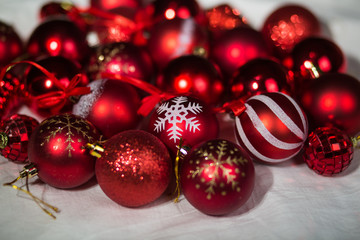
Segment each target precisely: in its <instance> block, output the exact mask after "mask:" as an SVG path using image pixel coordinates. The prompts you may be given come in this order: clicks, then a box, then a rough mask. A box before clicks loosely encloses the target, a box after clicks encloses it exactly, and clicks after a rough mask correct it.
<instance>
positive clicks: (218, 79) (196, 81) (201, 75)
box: [157, 55, 225, 104]
mask: <svg viewBox="0 0 360 240" xmlns="http://www.w3.org/2000/svg"><path fill="white" fill-rule="evenodd" d="M157 86H158V87H160V89H162V90H164V91H166V92H172V93H175V94H178V95H180V94H187V93H191V94H192V95H193V96H194V97H197V98H199V99H201V100H202V101H204V102H205V103H207V104H218V103H219V101H220V98H221V97H222V93H223V92H224V89H225V86H224V82H223V79H222V76H221V74H220V73H219V71H218V70H217V69H216V68H215V66H214V65H213V63H211V62H210V61H209V60H207V59H206V58H203V57H200V56H195V55H187V56H182V57H178V58H176V59H173V60H172V61H170V62H169V64H168V65H167V66H166V67H165V68H164V70H163V74H162V76H161V77H159V78H158V80H157Z"/></svg>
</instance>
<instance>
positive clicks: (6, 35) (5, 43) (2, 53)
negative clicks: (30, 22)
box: [0, 21, 23, 68]
mask: <svg viewBox="0 0 360 240" xmlns="http://www.w3.org/2000/svg"><path fill="white" fill-rule="evenodd" d="M22 52H23V43H22V41H21V39H20V37H19V35H18V34H17V33H16V32H15V30H14V29H13V28H12V27H11V26H9V25H8V24H6V23H4V22H2V21H0V68H2V67H4V66H5V65H6V64H8V63H10V62H11V61H12V60H14V59H15V58H16V57H18V56H19V55H20V54H21V53H22Z"/></svg>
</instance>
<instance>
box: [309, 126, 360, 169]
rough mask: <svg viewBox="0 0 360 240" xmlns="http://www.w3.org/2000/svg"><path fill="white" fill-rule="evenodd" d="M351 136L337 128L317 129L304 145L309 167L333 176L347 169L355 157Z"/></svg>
mask: <svg viewBox="0 0 360 240" xmlns="http://www.w3.org/2000/svg"><path fill="white" fill-rule="evenodd" d="M353 153H354V149H353V144H352V141H351V140H350V138H349V137H348V136H347V135H346V134H345V133H344V132H342V131H340V130H339V129H337V128H334V127H331V128H328V127H320V128H317V129H315V131H313V132H312V133H311V134H310V135H309V137H308V140H307V141H306V143H305V145H304V154H303V157H304V160H305V162H306V164H307V165H308V167H309V168H310V169H312V170H314V172H316V173H318V174H320V175H323V176H332V175H333V174H337V173H340V172H342V171H344V170H345V169H347V168H348V167H349V165H350V163H351V161H352V158H353Z"/></svg>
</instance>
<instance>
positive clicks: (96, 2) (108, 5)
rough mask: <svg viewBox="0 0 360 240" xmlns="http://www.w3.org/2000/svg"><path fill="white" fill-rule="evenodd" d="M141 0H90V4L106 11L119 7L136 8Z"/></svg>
mask: <svg viewBox="0 0 360 240" xmlns="http://www.w3.org/2000/svg"><path fill="white" fill-rule="evenodd" d="M140 5H141V0H90V6H91V7H93V8H97V9H100V10H104V11H108V10H111V9H115V8H119V7H127V8H138V7H139V6H140Z"/></svg>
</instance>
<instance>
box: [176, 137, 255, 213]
mask: <svg viewBox="0 0 360 240" xmlns="http://www.w3.org/2000/svg"><path fill="white" fill-rule="evenodd" d="M180 180H181V187H182V190H183V193H184V196H185V198H186V199H187V200H188V201H189V202H190V203H191V204H192V205H193V206H194V207H195V208H196V209H198V210H199V211H201V212H203V213H205V214H209V215H224V214H228V213H231V212H233V211H235V210H236V209H238V208H239V207H241V206H242V205H243V204H244V203H245V202H246V201H247V200H248V199H249V197H250V196H251V193H252V191H253V189H254V185H255V170H254V165H253V163H252V161H251V159H249V158H248V157H247V156H246V154H243V153H242V151H241V149H240V147H239V146H238V145H236V144H234V143H232V142H230V141H227V140H222V139H215V140H210V141H207V142H205V143H203V144H201V145H200V146H198V147H196V148H195V149H193V150H191V152H190V153H189V154H188V155H187V156H186V157H185V159H184V161H183V162H182V164H181V169H180Z"/></svg>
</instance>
